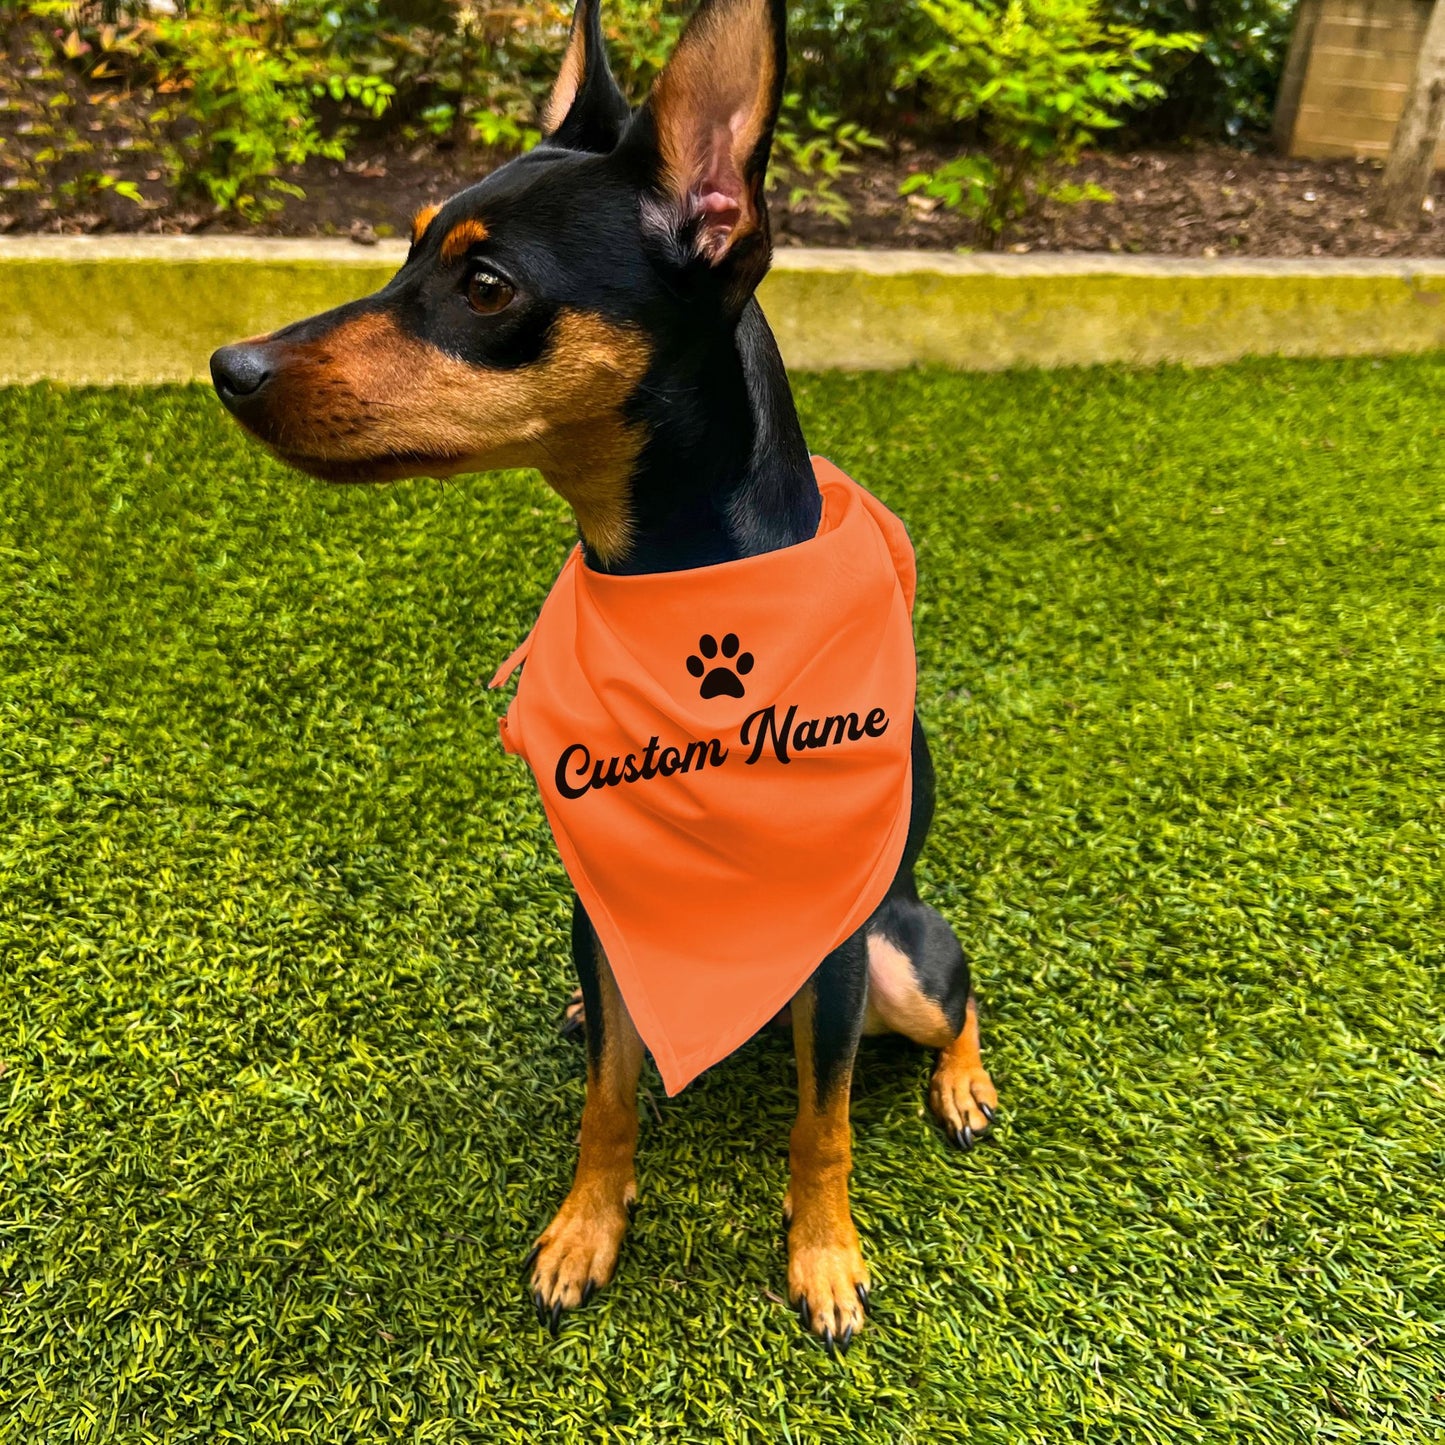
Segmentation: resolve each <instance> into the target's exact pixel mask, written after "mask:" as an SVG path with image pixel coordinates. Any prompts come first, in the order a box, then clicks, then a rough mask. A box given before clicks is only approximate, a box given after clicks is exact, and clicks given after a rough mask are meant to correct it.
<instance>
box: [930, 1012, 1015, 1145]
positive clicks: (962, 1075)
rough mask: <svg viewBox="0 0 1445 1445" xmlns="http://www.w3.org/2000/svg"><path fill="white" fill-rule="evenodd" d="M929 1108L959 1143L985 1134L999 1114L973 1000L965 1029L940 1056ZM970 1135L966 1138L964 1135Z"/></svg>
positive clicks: (934, 1073) (966, 1015)
mask: <svg viewBox="0 0 1445 1445" xmlns="http://www.w3.org/2000/svg"><path fill="white" fill-rule="evenodd" d="M928 1106H929V1108H931V1109H932V1110H933V1114H934V1117H935V1118H936V1119H937V1120H938V1122H939V1123H940V1124H941V1125H942V1126H943V1128H944V1131H945V1132H946V1133H948V1134H949V1135H950V1137H952V1138H953V1139H954V1140H955V1141H956V1142H958V1143H965V1142H967V1143H971V1142H972V1140H973V1139H974V1138H977V1137H978V1135H980V1134H982V1133H984V1132H985V1131H986V1130H987V1129H988V1127H989V1125H990V1124H991V1123H992V1122H993V1116H994V1114H995V1113H997V1112H998V1090H997V1089H995V1088H994V1086H993V1080H992V1079H991V1078H989V1076H988V1070H987V1069H986V1068H984V1066H983V1055H982V1053H981V1052H980V1050H979V1038H978V1003H977V1001H976V1000H974V999H972V998H970V999H969V1001H968V1007H967V1009H966V1010H965V1011H964V1015H963V1028H962V1029H961V1030H960V1031H959V1035H958V1037H957V1038H956V1039H954V1040H952V1042H950V1043H949V1045H948V1046H947V1048H945V1049H944V1050H943V1052H942V1053H941V1054H940V1055H939V1056H938V1067H937V1068H936V1069H934V1071H933V1082H932V1084H931V1085H930V1086H929V1090H928ZM965 1130H968V1131H970V1132H969V1133H968V1134H966V1133H965V1132H964V1131H965Z"/></svg>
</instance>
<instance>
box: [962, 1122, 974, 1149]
mask: <svg viewBox="0 0 1445 1445" xmlns="http://www.w3.org/2000/svg"><path fill="white" fill-rule="evenodd" d="M963 1147H964V1148H965V1149H972V1148H973V1126H972V1125H971V1124H965V1125H964V1126H963Z"/></svg>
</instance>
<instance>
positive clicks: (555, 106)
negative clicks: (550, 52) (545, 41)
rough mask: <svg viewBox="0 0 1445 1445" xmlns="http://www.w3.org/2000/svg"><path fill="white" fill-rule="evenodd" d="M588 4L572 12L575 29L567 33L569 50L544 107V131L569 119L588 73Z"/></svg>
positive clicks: (552, 128) (555, 127)
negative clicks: (569, 112) (568, 114)
mask: <svg viewBox="0 0 1445 1445" xmlns="http://www.w3.org/2000/svg"><path fill="white" fill-rule="evenodd" d="M593 3H594V4H595V3H596V0H593ZM586 20H587V16H586V6H585V5H579V6H578V7H577V8H576V10H574V11H573V12H572V29H571V30H570V31H569V32H568V35H567V50H566V52H565V53H564V55H563V56H562V68H561V69H560V70H559V71H558V72H557V79H556V82H555V83H554V84H553V86H552V93H551V95H549V96H548V97H547V104H546V105H544V106H543V107H542V134H543V135H552V134H553V133H554V132H555V131H556V129H557V127H558V126H560V125H561V124H562V122H563V121H564V120H566V119H567V112H568V111H569V110H571V109H572V102H573V101H574V100H576V99H577V92H578V91H579V90H581V89H582V81H583V79H584V78H585V77H586V74H587V24H586Z"/></svg>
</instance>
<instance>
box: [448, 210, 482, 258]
mask: <svg viewBox="0 0 1445 1445" xmlns="http://www.w3.org/2000/svg"><path fill="white" fill-rule="evenodd" d="M487 234H488V232H487V225H486V222H485V221H482V220H479V219H478V218H477V217H475V216H471V217H469V218H468V219H467V220H465V221H458V222H457V223H456V225H455V226H453V227H452V228H451V230H450V231H448V232H447V234H446V239H445V240H444V241H443V242H442V260H443V261H459V260H461V258H462V257H463V256H465V255H466V254H467V251H468V250H469V249H470V248H471V247H472V246H475V245H476V244H477V242H478V241H485V240H486V239H487Z"/></svg>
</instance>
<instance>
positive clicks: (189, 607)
mask: <svg viewBox="0 0 1445 1445" xmlns="http://www.w3.org/2000/svg"><path fill="white" fill-rule="evenodd" d="M799 393H800V402H801V405H802V409H803V412H804V416H805V421H806V423H807V425H808V428H809V434H810V438H811V440H812V442H813V443H814V445H815V446H816V447H817V448H818V449H819V450H820V451H824V452H826V453H827V454H829V455H830V456H832V457H833V459H834V460H836V461H837V462H838V463H840V464H841V465H843V466H844V467H845V468H847V469H848V470H849V471H851V472H852V473H853V474H854V475H855V476H857V477H858V478H859V480H861V481H863V482H864V483H866V484H867V485H869V486H871V487H873V488H874V489H875V490H876V491H878V492H879V493H880V494H881V495H882V497H883V498H884V499H885V500H886V501H888V502H889V503H890V504H891V505H893V506H894V507H895V508H896V509H897V510H898V511H899V512H900V513H901V514H902V515H903V516H904V517H905V518H906V520H907V521H908V523H909V524H910V527H911V528H912V532H913V536H914V538H915V541H916V542H917V545H918V553H919V561H920V567H921V574H922V585H921V591H920V598H919V605H918V613H917V621H918V636H919V652H920V660H921V667H922V672H921V683H920V703H921V706H922V709H923V712H924V714H925V719H926V721H927V723H928V725H929V728H930V731H931V734H932V737H933V739H934V749H935V754H936V756H937V760H938V764H939V772H940V792H941V796H942V798H943V800H944V801H943V806H942V808H941V811H940V817H939V821H938V825H937V827H936V830H935V833H934V837H933V841H932V843H931V844H930V847H929V849H928V852H927V853H926V855H925V873H926V879H925V885H926V888H927V891H928V893H929V896H930V897H931V898H932V899H933V900H934V901H935V902H937V903H938V904H939V905H940V906H941V907H942V909H943V910H944V912H945V913H946V914H947V915H948V916H949V918H950V919H951V920H952V921H953V922H954V923H955V924H956V925H957V927H958V929H959V931H960V933H961V934H962V936H963V937H964V939H965V940H966V946H967V948H968V950H969V952H970V954H971V955H972V957H973V960H974V963H975V968H976V974H977V980H978V987H979V991H980V994H981V997H982V999H983V1002H984V1008H985V1046H986V1049H987V1051H988V1054H989V1058H990V1062H991V1065H992V1067H993V1069H994V1072H995V1078H996V1079H997V1080H998V1082H999V1085H1000V1088H1001V1091H1002V1095H1003V1100H1004V1105H1005V1113H1004V1120H1005V1127H1004V1128H1003V1129H1002V1131H1001V1132H1000V1134H999V1136H998V1138H997V1139H996V1140H994V1141H993V1142H991V1143H990V1144H989V1145H988V1146H987V1147H985V1148H982V1149H980V1150H978V1151H976V1152H975V1153H974V1154H972V1155H971V1156H968V1157H961V1156H960V1155H958V1154H956V1153H954V1152H951V1151H949V1150H948V1149H946V1148H945V1147H944V1145H943V1144H942V1142H941V1140H940V1138H939V1137H938V1135H937V1134H936V1133H935V1132H934V1131H933V1130H932V1128H931V1127H930V1126H929V1124H928V1122H927V1121H926V1119H925V1118H924V1116H923V1109H922V1092H923V1087H924V1083H925V1080H926V1077H927V1070H928V1061H927V1060H926V1059H925V1058H924V1057H923V1056H922V1055H921V1054H920V1053H919V1052H917V1051H914V1050H912V1049H910V1048H908V1047H906V1046H903V1045H901V1044H896V1043H893V1042H891V1041H882V1042H876V1043H869V1044H867V1045H865V1048H864V1052H863V1056H862V1060H861V1063H860V1069H859V1076H858V1079H857V1082H856V1085H855V1102H854V1122H855V1132H856V1138H857V1155H856V1172H855V1175H854V1202H855V1209H856V1213H857V1218H858V1222H859V1226H860V1229H861V1231H862V1233H863V1236H864V1247H865V1249H866V1251H867V1254H868V1257H869V1261H870V1264H871V1267H872V1270H873V1274H874V1279H875V1281H876V1284H877V1288H876V1291H875V1294H874V1300H875V1305H876V1308H875V1310H874V1313H873V1317H872V1321H871V1324H870V1327H869V1329H868V1331H867V1332H866V1334H865V1335H864V1337H863V1338H862V1339H861V1340H860V1342H859V1344H858V1345H857V1346H856V1347H855V1348H854V1350H853V1352H852V1354H851V1355H850V1356H849V1357H848V1359H847V1361H846V1362H845V1363H843V1364H841V1365H840V1364H834V1363H830V1362H829V1361H828V1360H826V1359H825V1358H824V1356H823V1355H822V1353H821V1352H820V1351H819V1349H818V1348H817V1347H816V1345H814V1344H812V1343H810V1342H809V1341H808V1340H807V1339H805V1338H804V1337H803V1336H802V1335H801V1334H800V1332H799V1330H798V1328H797V1326H796V1324H795V1323H794V1322H793V1320H792V1318H791V1317H790V1315H789V1314H788V1313H787V1312H786V1311H785V1310H784V1309H783V1308H782V1307H781V1305H780V1304H779V1303H778V1301H777V1299H776V1293H777V1292H778V1291H779V1290H780V1288H781V1284H782V1280H783V1272H784V1260H783V1249H782V1241H781V1236H780V1232H779V1225H778V1219H779V1204H780V1200H781V1196H782V1192H783V1188H784V1182H785V1165H786V1140H787V1130H788V1126H789V1122H790V1118H791V1109H792V1088H791V1062H790V1056H789V1053H788V1048H787V1044H786V1041H785V1040H783V1039H781V1038H775V1037H767V1038H763V1039H759V1040H756V1041H754V1042H753V1043H752V1044H750V1045H748V1046H747V1047H746V1048H745V1049H744V1050H742V1051H741V1053H739V1054H738V1055H737V1056H736V1057H734V1058H733V1059H731V1060H729V1061H728V1062H726V1063H725V1064H723V1065H721V1066H719V1067H718V1068H717V1069H715V1070H713V1071H712V1072H711V1073H710V1074H708V1075H706V1076H704V1077H703V1079H702V1080H700V1081H699V1082H698V1083H697V1084H696V1085H695V1086H694V1087H692V1088H690V1089H689V1090H687V1091H686V1092H685V1093H684V1094H682V1095H681V1096H680V1097H679V1098H677V1099H675V1100H670V1101H669V1100H667V1099H666V1098H664V1096H663V1094H662V1091H661V1089H660V1087H659V1085H658V1083H657V1080H656V1076H655V1075H653V1074H652V1073H651V1071H650V1070H649V1071H648V1073H647V1074H645V1075H644V1085H645V1089H646V1098H645V1099H644V1101H643V1118H644V1128H643V1136H642V1145H641V1153H640V1159H639V1168H640V1176H639V1177H640V1183H641V1189H642V1209H641V1212H640V1213H639V1216H638V1220H637V1224H636V1227H635V1230H634V1232H633V1234H632V1236H631V1238H630V1240H629V1243H628V1245H627V1247H626V1250H625V1253H624V1256H623V1262H622V1266H621V1270H620V1275H619V1278H618V1280H617V1282H616V1284H615V1286H614V1287H613V1288H612V1289H611V1290H609V1291H607V1292H606V1293H604V1294H603V1295H601V1296H599V1297H598V1299H597V1300H596V1301H595V1302H594V1304H593V1305H592V1306H591V1307H590V1308H589V1309H588V1310H587V1311H585V1312H584V1313H583V1314H581V1315H579V1316H577V1317H576V1318H574V1319H573V1320H572V1321H571V1322H570V1323H569V1324H568V1325H567V1326H566V1327H565V1329H564V1331H563V1334H562V1336H561V1338H560V1339H559V1340H558V1341H556V1342H553V1341H552V1340H550V1339H549V1338H548V1337H547V1335H546V1334H545V1332H544V1331H542V1330H541V1329H539V1327H538V1325H537V1323H536V1321H535V1319H534V1318H533V1317H532V1315H531V1313H530V1311H529V1309H528V1306H527V1303H526V1300H525V1298H524V1293H523V1289H522V1285H521V1283H520V1280H519V1278H518V1276H517V1266H518V1262H519V1261H520V1259H521V1257H522V1255H523V1254H524V1252H525V1251H526V1248H527V1246H528V1244H529V1243H530V1241H531V1238H532V1236H533V1235H534V1233H535V1232H536V1231H537V1230H539V1229H540V1228H541V1226H542V1225H543V1224H545V1222H546V1221H547V1219H548V1218H549V1216H550V1212H551V1211H552V1210H553V1209H554V1208H555V1206H556V1205H557V1204H558V1202H559V1201H560V1200H561V1198H562V1196H563V1194H564V1192H565V1190H566V1187H567V1183H568V1180H569V1177H570V1170H571V1163H572V1154H573V1140H574V1137H575V1132H576V1123H577V1118H578V1113H579V1110H580V1106H581V1100H582V1076H583V1058H582V1053H581V1050H580V1049H578V1048H576V1047H575V1046H569V1045H567V1044H566V1043H564V1042H562V1041H560V1040H559V1039H558V1038H557V1037H556V1036H555V1034H554V1032H553V1026H554V1020H555V1018H556V1016H557V1013H558V1010H559V1007H560V1005H561V1003H562V1001H563V998H564V994H565V991H566V990H567V988H568V987H569V982H568V965H567V960H566V947H565V931H566V922H567V903H566V894H565V887H564V878H563V874H562V872H561V870H560V867H559V866H558V864H557V862H556V860H555V857H554V855H553V852H552V847H551V844H550V840H549V837H548V835H547V832H546V829H545V825H544V822H543V819H542V816H541V812H540V809H539V807H538V804H537V802H536V799H535V795H534V793H533V791H532V788H531V785H530V780H529V779H528V777H527V775H526V773H525V771H524V770H523V768H522V766H521V765H520V764H519V763H517V762H516V761H515V760H509V759H506V758H505V757H504V756H503V754H502V752H501V749H500V746H499V744H498V741H497V737H496V722H495V719H496V716H497V713H498V710H499V708H500V707H501V705H502V700H501V699H500V698H499V697H498V696H496V695H489V694H488V693H487V692H486V691H485V690H484V685H483V684H484V679H485V678H486V677H487V676H488V675H489V673H490V672H491V669H492V667H493V666H494V664H495V663H496V662H497V661H498V660H499V659H500V658H501V657H503V656H504V655H505V654H506V653H507V652H508V651H509V650H510V648H511V647H512V645H513V644H514V643H515V642H516V641H517V639H518V638H519V637H520V636H521V635H522V633H523V631H524V629H525V628H526V626H527V625H528V623H529V621H530V619H531V617H532V616H533V613H534V611H535V609H536V607H537V605H538V603H539V602H540V600H541V598H542V596H543V594H544V592H545V590H546V587H547V585H548V583H549V581H550V578H551V576H552V574H553V571H554V569H555V568H556V566H557V564H558V563H559V562H560V560H561V558H562V556H563V554H564V552H565V549H566V547H567V544H568V537H567V527H566V525H565V513H564V512H563V510H562V508H561V507H560V505H559V504H558V503H557V502H556V501H555V500H554V499H553V498H552V497H551V496H550V494H549V493H547V492H546V491H545V490H544V489H543V488H542V486H541V485H540V484H539V483H538V482H537V481H536V480H535V479H534V478H529V477H527V476H524V475H507V476H493V477H486V478H474V479H471V480H468V481H466V482H464V483H461V484H459V485H455V486H449V487H447V488H445V489H442V488H439V487H437V486H436V485H434V484H426V483H417V484H409V485H402V486H397V487H393V488H391V489H386V490H369V489H359V490H332V489H327V488H325V487H322V486H321V485H319V484H314V483H308V482H306V481H303V480H301V479H300V478H297V477H295V476H292V475H289V474H287V473H286V472H284V471H283V470H282V469H281V468H280V467H279V466H278V465H276V464H274V463H272V462H271V461H269V460H267V459H266V458H264V457H263V456H262V455H260V453H259V452H258V451H257V450H255V449H253V448H252V447H250V446H249V445H248V444H247V443H246V442H245V441H244V440H243V439H242V437H241V436H240V434H239V432H238V431H237V430H236V429H235V428H234V427H233V426H232V425H230V424H229V423H228V422H227V421H226V420H225V419H224V418H223V417H222V415H221V414H220V409H219V407H217V406H216V404H215V403H214V401H213V400H212V398H211V397H210V396H209V395H208V394H206V393H203V392H201V391H198V390H159V391H138V392H129V393H127V392H69V393H67V392H62V391H50V390H30V391H14V392H9V393H3V394H0V597H3V598H4V599H5V605H4V608H3V612H0V667H3V671H4V674H5V675H4V680H3V684H0V773H3V780H4V788H3V793H0V970H3V972H0V1069H3V1073H0V1151H3V1152H0V1169H3V1173H0V1442H4V1445H12V1442H13V1445H39V1442H43V1445H52V1442H56V1445H59V1442H72V1441H77V1442H78V1441H106V1442H110V1441H126V1442H130V1441H135V1442H140V1441H150V1442H161V1441H164V1442H167V1445H179V1442H201V1441H205V1442H271V1441H276V1442H311V1445H323V1442H324V1445H337V1442H361V1441H382V1440H398V1441H400V1440H405V1441H418V1442H422V1441H425V1442H451V1441H468V1442H472V1441H476V1442H481V1441H505V1440H517V1441H534V1440H581V1441H591V1440H602V1439H607V1440H618V1441H631V1440H637V1441H648V1440H668V1441H673V1440H677V1441H684V1440H686V1441H698V1442H711V1441H717V1440H767V1441H780V1440H781V1441H811V1440H849V1441H853V1440H860V1441H877V1442H889V1445H900V1442H909V1441H920V1442H934V1441H946V1440H968V1441H974V1442H988V1445H1033V1442H1038V1445H1054V1442H1059V1441H1070V1440H1073V1441H1089V1442H1107V1441H1120V1442H1129V1445H1140V1442H1163V1441H1167V1442H1171V1445H1172V1442H1186V1441H1188V1442H1196V1441H1197V1442H1201V1445H1206V1442H1207V1445H1216V1442H1235V1441H1238V1442H1246V1441H1247V1442H1264V1445H1279V1442H1286V1441H1300V1442H1305V1441H1332V1442H1335V1441H1337V1442H1361V1445H1384V1442H1392V1445H1393V1442H1400V1445H1419V1442H1427V1441H1439V1440H1445V1186H1442V1184H1441V1180H1442V1178H1445V1070H1442V1065H1441V1057H1442V1050H1445V1022H1442V1021H1445V980H1442V963H1445V917H1442V901H1445V866H1442V853H1441V847H1442V843H1445V811H1442V793H1445V787H1442V776H1445V775H1442V768H1445V741H1442V739H1445V727H1442V723H1445V716H1442V703H1441V699H1442V696H1445V625H1442V616H1445V612H1442V604H1445V589H1442V582H1445V545H1442V544H1445V491H1442V487H1441V481H1442V467H1441V457H1442V455H1445V402H1442V397H1445V358H1426V359H1417V360H1399V361H1391V362H1389V363H1385V364H1381V363H1378V362H1374V363H1372V362H1368V361H1360V362H1341V363H1311V364H1305V363H1283V362H1281V363H1259V364H1247V365H1241V366H1235V367H1230V368H1226V369H1222V370H1217V371H1207V372H1185V371H1178V370H1159V371H1148V372H1129V371H1122V370H1102V371H1089V372H1079V373H1054V374H1020V375H1011V376H949V375H944V374H939V373H909V374H901V375H894V376H886V377H857V376H853V377H847V376H832V377H826V378H817V377H814V378H803V379H801V380H800V383H799Z"/></svg>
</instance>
